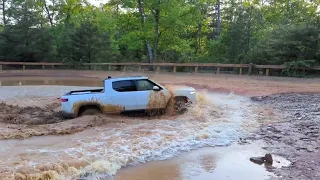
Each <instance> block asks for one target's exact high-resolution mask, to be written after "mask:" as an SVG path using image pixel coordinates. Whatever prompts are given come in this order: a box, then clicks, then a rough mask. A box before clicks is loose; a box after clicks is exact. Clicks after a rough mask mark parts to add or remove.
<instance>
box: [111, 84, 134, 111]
mask: <svg viewBox="0 0 320 180" xmlns="http://www.w3.org/2000/svg"><path fill="white" fill-rule="evenodd" d="M111 91H112V93H110V98H111V100H112V102H113V105H116V106H120V107H123V108H124V110H126V111H127V110H135V109H137V100H136V92H137V91H136V86H135V83H134V81H132V80H119V81H113V82H112V83H111Z"/></svg>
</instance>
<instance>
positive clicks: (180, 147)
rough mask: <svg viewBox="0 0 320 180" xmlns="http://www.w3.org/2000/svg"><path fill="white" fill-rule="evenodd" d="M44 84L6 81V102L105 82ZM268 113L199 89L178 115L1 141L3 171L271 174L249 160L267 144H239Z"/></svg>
mask: <svg viewBox="0 0 320 180" xmlns="http://www.w3.org/2000/svg"><path fill="white" fill-rule="evenodd" d="M43 82H44V81H30V80H29V81H11V82H10V81H8V80H7V81H1V87H0V94H1V96H0V101H1V100H2V101H11V102H15V103H17V102H19V99H21V98H26V97H38V98H40V97H41V98H42V100H43V98H45V97H59V96H61V95H62V94H64V93H66V92H67V91H70V90H74V89H82V88H83V89H85V88H89V87H86V86H100V85H102V83H101V82H100V85H99V84H95V83H96V82H94V83H93V84H86V83H85V84H83V82H87V81H72V82H70V81H69V80H67V81H63V80H59V81H46V82H45V83H43ZM89 82H90V81H89ZM97 82H98V81H97ZM4 84H6V86H4ZM70 84H71V85H70ZM43 85H45V86H43ZM32 102H33V104H32V105H35V104H36V101H32ZM18 104H19V103H18ZM24 106H25V104H24ZM261 111H263V109H259V108H258V107H256V106H255V105H252V103H251V101H250V99H249V98H248V97H242V96H237V95H234V94H218V93H212V92H205V91H198V95H197V103H196V104H195V105H193V107H191V108H190V109H189V111H188V112H187V113H185V114H184V115H181V116H178V117H166V116H164V117H157V118H155V119H148V120H146V119H143V118H142V119H139V118H137V117H135V118H131V119H130V118H129V119H128V117H126V118H127V119H126V120H134V121H137V122H138V123H122V124H120V125H117V124H115V125H112V126H111V125H108V124H104V125H101V126H97V127H92V128H89V129H85V130H83V131H82V132H79V133H75V134H72V135H64V136H39V137H32V138H28V139H24V140H17V139H12V140H0V147H1V150H0V176H1V177H2V179H14V178H16V179H21V180H24V179H28V178H30V179H32V178H33V179H39V180H40V179H41V178H42V179H58V180H69V179H70V180H71V179H76V178H80V177H81V178H84V179H94V178H97V177H105V179H106V176H107V177H109V178H107V179H110V176H112V177H111V179H116V180H131V179H132V180H149V179H154V180H168V179H170V180H171V179H172V180H189V179H192V180H193V179H197V180H198V179H199V180H207V179H208V180H209V179H237V180H242V179H243V180H246V179H255V180H260V179H261V180H264V179H267V178H268V177H270V176H272V175H273V174H272V173H271V172H270V171H267V169H268V168H266V167H264V166H263V165H256V164H253V163H251V162H250V161H249V158H250V157H252V156H261V155H262V156H263V155H264V153H265V152H264V151H263V149H262V148H261V147H262V146H264V145H263V142H259V143H257V142H253V143H251V144H249V145H237V144H234V143H235V142H237V140H239V138H245V137H247V136H249V135H250V134H251V133H253V132H254V131H255V130H257V128H258V127H259V126H260V125H261V123H262V121H263V123H266V122H268V121H269V119H270V117H261V114H262V115H263V113H261ZM113 118H114V120H119V121H122V120H124V119H123V118H124V117H113ZM271 119H272V118H271ZM67 121H68V120H66V123H67ZM74 121H75V120H74V119H73V122H74ZM63 123H65V122H61V123H59V125H60V126H61V125H63ZM47 128H48V129H50V127H49V126H48V127H47ZM274 159H275V160H276V161H280V163H278V164H277V163H276V164H274V166H275V168H279V167H280V166H281V165H283V164H282V163H284V164H285V165H287V164H288V162H287V161H286V160H284V159H282V158H281V157H275V158H274ZM269 169H270V168H269Z"/></svg>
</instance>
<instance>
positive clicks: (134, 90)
mask: <svg viewBox="0 0 320 180" xmlns="http://www.w3.org/2000/svg"><path fill="white" fill-rule="evenodd" d="M195 96H196V91H195V89H194V88H192V87H184V86H177V87H174V86H172V87H168V88H166V87H164V86H162V85H160V84H158V83H156V82H154V81H152V80H150V79H149V78H148V77H145V76H128V77H115V78H112V77H108V78H107V79H105V80H104V88H101V89H91V90H81V91H70V92H68V93H66V94H65V95H63V96H62V97H61V98H60V99H61V107H62V112H63V114H64V115H65V116H66V117H77V116H82V115H93V114H98V113H120V114H121V113H124V112H134V111H150V110H164V111H166V110H168V108H169V107H170V108H171V109H173V111H180V110H182V109H184V110H185V109H186V106H187V105H189V104H191V103H194V102H195V99H196V98H195Z"/></svg>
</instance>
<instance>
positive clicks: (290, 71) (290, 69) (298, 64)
mask: <svg viewBox="0 0 320 180" xmlns="http://www.w3.org/2000/svg"><path fill="white" fill-rule="evenodd" d="M316 63H317V62H316V61H315V60H302V61H290V62H285V63H284V65H285V66H286V69H284V70H283V71H282V72H281V73H282V74H283V75H286V76H292V77H304V76H305V75H306V72H305V70H304V68H310V67H312V66H314V65H315V64H316Z"/></svg>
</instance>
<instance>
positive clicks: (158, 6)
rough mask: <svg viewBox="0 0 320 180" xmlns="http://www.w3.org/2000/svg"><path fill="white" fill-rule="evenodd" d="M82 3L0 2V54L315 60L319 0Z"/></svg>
mask: <svg viewBox="0 0 320 180" xmlns="http://www.w3.org/2000/svg"><path fill="white" fill-rule="evenodd" d="M89 2H90V1H88V0H8V1H6V3H7V4H6V6H5V8H4V9H0V11H1V12H0V14H3V13H2V12H5V13H4V16H3V17H1V21H0V24H1V22H2V21H3V19H5V20H6V24H1V25H0V57H2V58H3V59H7V60H14V61H51V62H52V61H55V62H65V63H69V64H80V63H82V62H115V61H121V62H128V61H137V62H148V61H150V59H154V60H155V62H181V63H184V62H218V63H255V64H278V65H283V64H285V65H287V67H288V68H287V69H286V70H285V71H284V72H283V74H284V75H292V74H294V73H298V72H295V71H296V69H297V68H296V67H306V66H307V65H311V64H312V65H313V64H320V63H319V61H320V60H319V59H320V45H319V42H320V41H319V37H320V30H319V29H320V28H319V27H320V18H319V17H320V16H319V13H318V7H319V5H320V4H319V1H296V0H292V1H288V0H267V1H258V0H241V1H240V0H224V1H218V0H214V1H212V0H198V1H180V0H170V1H161V0H111V1H108V2H107V3H105V4H103V5H102V6H100V7H95V6H93V5H91V4H90V3H89ZM218 2H221V4H220V5H221V6H220V7H221V8H220V10H221V13H218V12H219V11H218V8H217V7H218V6H217V3H218ZM219 14H220V16H219ZM219 19H220V21H219ZM309 60H310V61H309ZM310 62H314V63H311V64H310ZM300 74H301V73H300Z"/></svg>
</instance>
